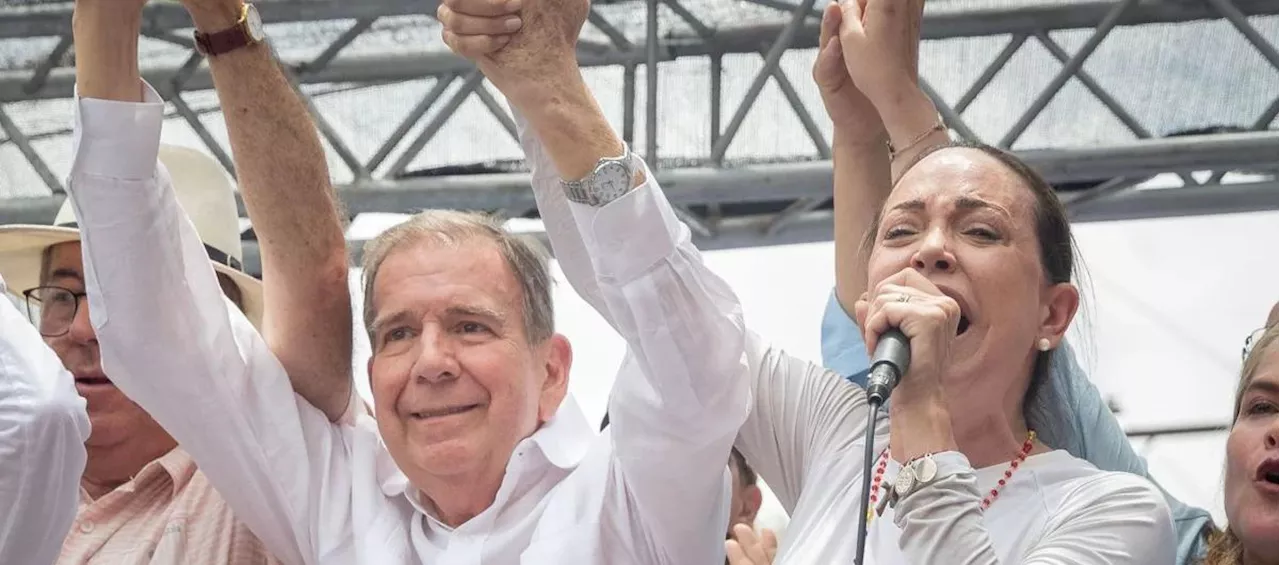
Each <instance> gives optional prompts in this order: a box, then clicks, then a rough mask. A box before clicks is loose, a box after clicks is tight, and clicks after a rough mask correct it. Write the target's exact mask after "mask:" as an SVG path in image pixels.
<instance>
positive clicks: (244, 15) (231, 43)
mask: <svg viewBox="0 0 1280 565" xmlns="http://www.w3.org/2000/svg"><path fill="white" fill-rule="evenodd" d="M262 39H263V34H262V19H261V18H260V17H259V16H258V9H257V8H256V7H254V5H253V4H249V3H245V4H244V6H242V7H241V8H240V19H239V20H237V21H236V23H235V25H233V26H231V27H229V28H227V29H224V30H221V31H215V32H213V33H201V32H200V31H196V32H195V42H196V51H198V52H199V53H200V54H201V55H204V56H206V57H214V56H217V55H222V54H224V53H230V52H231V51H235V50H236V49H240V48H242V47H248V46H250V45H255V44H257V43H259V42H261V41H262Z"/></svg>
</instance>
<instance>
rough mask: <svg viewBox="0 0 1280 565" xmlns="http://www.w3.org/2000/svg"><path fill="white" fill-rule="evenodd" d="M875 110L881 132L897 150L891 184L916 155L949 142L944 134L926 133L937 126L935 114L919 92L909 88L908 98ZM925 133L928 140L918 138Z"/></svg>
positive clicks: (900, 98) (933, 109)
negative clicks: (879, 119)
mask: <svg viewBox="0 0 1280 565" xmlns="http://www.w3.org/2000/svg"><path fill="white" fill-rule="evenodd" d="M878 110H879V111H880V117H881V119H883V120H884V124H885V130H887V131H888V132H889V139H890V140H892V142H893V146H894V147H897V148H899V151H898V153H897V155H895V156H894V158H893V179H894V182H897V179H899V178H901V177H902V173H904V172H905V171H906V167H907V165H910V164H911V163H912V162H913V161H915V158H916V156H917V155H919V154H920V153H923V152H924V151H925V150H927V149H929V148H930V147H934V146H937V145H942V144H945V143H947V142H949V141H950V140H951V139H950V138H949V137H948V136H947V132H946V131H936V130H935V131H932V132H930V131H929V128H932V127H934V126H935V125H937V123H938V110H937V108H935V107H934V105H933V101H932V100H929V97H928V96H925V94H924V92H922V91H920V89H919V88H912V89H911V90H910V92H909V94H904V95H902V96H899V97H895V98H894V102H893V103H891V104H887V105H886V106H885V107H883V108H878ZM925 132H929V134H928V136H926V137H925V138H923V139H921V138H920V135H921V134H923V133H925ZM886 196H887V195H886Z"/></svg>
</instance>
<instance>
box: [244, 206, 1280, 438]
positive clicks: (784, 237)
mask: <svg viewBox="0 0 1280 565" xmlns="http://www.w3.org/2000/svg"><path fill="white" fill-rule="evenodd" d="M1278 192H1280V186H1277V184H1276V182H1275V181H1267V182H1262V183H1246V184H1236V185H1222V186H1196V187H1193V188H1173V189H1161V190H1137V191H1133V192H1130V193H1125V194H1124V195H1122V196H1119V197H1117V198H1118V199H1120V202H1118V204H1119V206H1116V207H1106V208H1100V209H1099V210H1097V211H1095V212H1091V213H1083V214H1081V215H1079V216H1076V217H1073V218H1072V222H1073V223H1080V222H1098V221H1113V220H1131V219H1143V218H1154V217H1177V216H1190V215H1202V214H1230V213H1239V212H1256V211H1265V210H1271V211H1275V209H1276V206H1277V193H1278ZM772 220H773V215H771V214H770V215H762V216H746V217H736V218H727V219H725V220H723V221H722V222H720V224H719V226H718V227H717V230H716V233H715V234H714V235H713V236H711V237H706V236H703V235H699V234H697V233H694V234H693V236H692V239H693V242H694V244H695V245H697V246H698V248H699V249H701V250H703V251H714V250H720V249H736V248H742V247H764V246H771V245H791V244H797V243H814V242H820V241H831V237H832V232H831V227H832V214H831V211H830V210H822V211H816V212H808V213H806V214H804V215H802V216H801V217H798V218H796V219H794V220H792V221H790V222H788V223H787V228H786V229H784V230H782V231H781V232H778V233H775V234H768V233H766V232H765V228H766V226H768V225H769V224H770V223H771V222H772ZM532 235H534V236H535V237H537V238H538V239H540V240H542V242H543V243H544V244H546V243H547V240H546V234H544V233H535V234H532ZM347 244H348V248H349V250H350V254H351V260H352V262H353V263H352V264H354V265H359V264H360V262H361V260H362V259H363V256H364V244H365V241H348V242H347ZM547 248H548V249H550V246H549V245H548V246H547ZM260 257H261V255H260V252H259V250H258V242H256V241H245V242H244V264H245V268H246V269H247V270H248V271H249V272H251V273H255V274H260V273H261V267H260V265H261V259H260ZM1139 433H1140V435H1150V434H1149V432H1139Z"/></svg>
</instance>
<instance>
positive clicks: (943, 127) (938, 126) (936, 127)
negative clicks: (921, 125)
mask: <svg viewBox="0 0 1280 565" xmlns="http://www.w3.org/2000/svg"><path fill="white" fill-rule="evenodd" d="M936 131H941V132H945V131H947V124H946V123H944V122H943V121H942V115H941V114H939V115H938V121H937V123H935V124H933V126H932V127H930V128H929V129H927V130H925V131H924V132H923V133H921V134H920V135H917V136H916V137H915V138H914V139H912V140H911V143H908V144H907V145H906V147H903V148H901V149H899V148H896V147H894V146H893V140H892V139H890V140H888V141H886V142H885V144H886V145H888V146H889V160H890V161H892V160H894V159H897V158H898V155H900V154H902V152H904V151H907V150H908V149H911V148H912V147H915V146H917V145H920V142H922V141H924V140H925V139H926V138H928V137H929V136H930V135H933V132H936Z"/></svg>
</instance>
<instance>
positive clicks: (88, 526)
mask: <svg viewBox="0 0 1280 565" xmlns="http://www.w3.org/2000/svg"><path fill="white" fill-rule="evenodd" d="M92 532H93V522H84V521H82V522H80V533H82V534H88V533H92Z"/></svg>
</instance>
